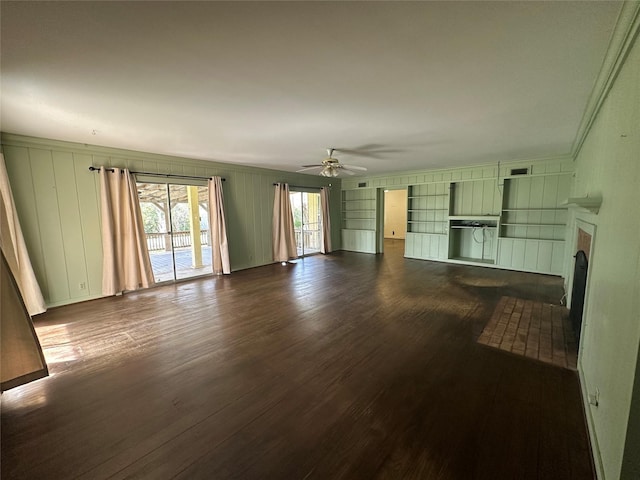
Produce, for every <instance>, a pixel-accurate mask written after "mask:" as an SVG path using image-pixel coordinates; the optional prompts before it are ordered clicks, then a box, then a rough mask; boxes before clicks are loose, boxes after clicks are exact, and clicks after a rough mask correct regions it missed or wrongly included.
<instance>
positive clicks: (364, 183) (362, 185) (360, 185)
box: [358, 182, 367, 188]
mask: <svg viewBox="0 0 640 480" xmlns="http://www.w3.org/2000/svg"><path fill="white" fill-rule="evenodd" d="M366 186H367V182H360V183H358V188H365V187H366Z"/></svg>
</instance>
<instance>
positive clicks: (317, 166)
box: [296, 165, 322, 173]
mask: <svg viewBox="0 0 640 480" xmlns="http://www.w3.org/2000/svg"><path fill="white" fill-rule="evenodd" d="M316 168H322V165H310V166H308V167H304V168H301V169H300V170H296V172H298V173H300V172H306V171H307V170H315V169H316Z"/></svg>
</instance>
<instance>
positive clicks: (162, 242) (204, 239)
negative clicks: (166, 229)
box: [145, 230, 209, 252]
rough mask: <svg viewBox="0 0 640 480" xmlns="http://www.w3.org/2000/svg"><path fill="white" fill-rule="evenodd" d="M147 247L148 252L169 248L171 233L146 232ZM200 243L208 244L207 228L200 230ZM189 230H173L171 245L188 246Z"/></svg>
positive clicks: (189, 240)
mask: <svg viewBox="0 0 640 480" xmlns="http://www.w3.org/2000/svg"><path fill="white" fill-rule="evenodd" d="M145 235H146V236H147V248H148V249H149V251H150V252H154V251H158V250H170V249H171V234H169V233H147V234H145ZM200 244H201V245H209V230H200ZM190 246H191V233H190V232H173V247H174V248H180V247H190Z"/></svg>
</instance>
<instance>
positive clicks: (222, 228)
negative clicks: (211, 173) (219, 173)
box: [208, 177, 231, 275]
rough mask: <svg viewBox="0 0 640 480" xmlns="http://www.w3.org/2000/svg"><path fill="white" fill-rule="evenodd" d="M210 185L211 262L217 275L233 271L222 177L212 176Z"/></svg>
mask: <svg viewBox="0 0 640 480" xmlns="http://www.w3.org/2000/svg"><path fill="white" fill-rule="evenodd" d="M208 186H209V230H210V232H211V257H212V258H211V264H212V265H213V273H215V274H216V275H220V274H229V273H231V262H230V260H229V245H228V242H227V227H226V219H225V215H224V196H223V192H222V178H220V177H212V178H210V179H209V181H208Z"/></svg>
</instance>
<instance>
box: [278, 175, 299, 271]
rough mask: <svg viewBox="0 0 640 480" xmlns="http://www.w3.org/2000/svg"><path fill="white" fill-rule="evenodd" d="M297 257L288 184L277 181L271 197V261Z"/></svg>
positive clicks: (285, 260)
mask: <svg viewBox="0 0 640 480" xmlns="http://www.w3.org/2000/svg"><path fill="white" fill-rule="evenodd" d="M297 257H298V251H297V249H296V234H295V231H294V227H293V213H292V211H291V200H290V199H289V185H288V184H286V183H277V184H276V193H275V197H274V199H273V261H274V262H287V261H289V260H292V259H294V258H297Z"/></svg>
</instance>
